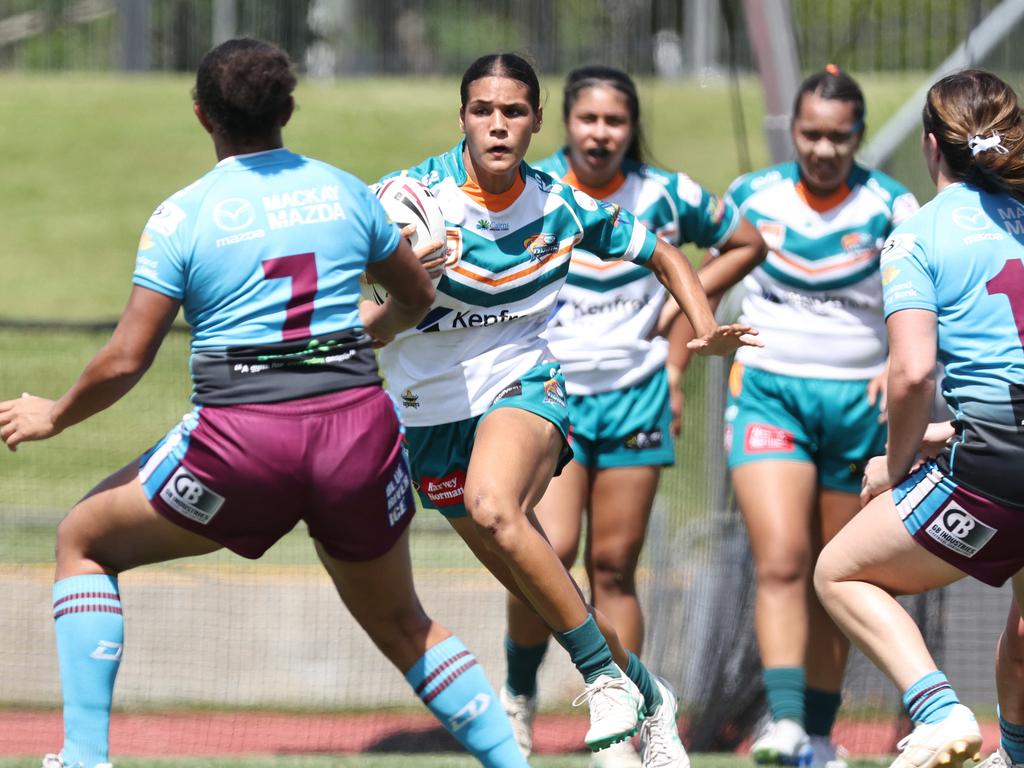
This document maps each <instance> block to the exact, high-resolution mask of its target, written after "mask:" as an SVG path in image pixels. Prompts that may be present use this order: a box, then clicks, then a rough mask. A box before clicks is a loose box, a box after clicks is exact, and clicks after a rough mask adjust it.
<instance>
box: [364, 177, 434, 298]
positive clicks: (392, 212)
mask: <svg viewBox="0 0 1024 768" xmlns="http://www.w3.org/2000/svg"><path fill="white" fill-rule="evenodd" d="M374 191H375V193H376V195H377V199H378V200H380V202H381V205H383V206H384V210H385V212H386V213H387V214H388V216H389V217H390V219H391V220H392V221H393V222H394V223H395V224H396V225H397V226H398V228H399V229H404V228H405V227H406V226H408V225H409V224H412V225H413V227H415V229H414V230H413V233H412V236H411V237H410V238H409V242H410V244H411V245H412V247H413V248H414V249H415V248H416V247H417V246H419V245H420V244H421V243H429V242H431V241H435V240H436V241H437V242H440V243H442V247H443V244H444V243H445V242H446V237H447V233H446V228H445V224H444V214H442V213H441V207H440V206H439V205H438V204H437V200H436V199H435V198H434V195H433V194H432V193H431V191H430V190H429V189H427V188H426V187H425V186H424V185H423V184H420V183H419V182H418V181H416V180H415V179H412V178H410V177H409V176H395V177H393V178H390V179H388V180H387V181H385V182H384V183H382V184H380V185H378V186H376V188H375V190H374ZM442 272H443V268H442V269H438V270H436V274H435V275H432V279H433V282H434V285H435V286H436V285H437V283H438V281H439V280H440V279H441V274H442ZM360 285H361V287H362V289H363V297H364V298H366V299H368V300H370V301H375V302H377V303H378V304H383V303H384V299H386V298H387V295H388V294H387V291H385V290H384V287H383V286H382V285H380V283H375V282H373V280H372V278H371V277H370V276H369V275H367V274H365V273H364V274H363V277H362V279H361V280H360Z"/></svg>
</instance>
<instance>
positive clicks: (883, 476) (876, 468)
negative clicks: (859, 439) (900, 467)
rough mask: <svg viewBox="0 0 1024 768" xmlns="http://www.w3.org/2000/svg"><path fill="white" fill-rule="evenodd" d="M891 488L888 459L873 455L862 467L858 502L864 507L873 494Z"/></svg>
mask: <svg viewBox="0 0 1024 768" xmlns="http://www.w3.org/2000/svg"><path fill="white" fill-rule="evenodd" d="M890 488H892V481H891V480H889V460H888V459H887V458H886V457H885V456H875V457H874V458H873V459H871V460H870V461H868V463H867V466H866V467H864V479H863V481H862V482H861V488H860V504H861V506H862V507H866V506H867V504H868V502H869V501H871V500H872V499H873V498H875V496H878V495H880V494H882V493H885V492H886V491H888V490H889V489H890Z"/></svg>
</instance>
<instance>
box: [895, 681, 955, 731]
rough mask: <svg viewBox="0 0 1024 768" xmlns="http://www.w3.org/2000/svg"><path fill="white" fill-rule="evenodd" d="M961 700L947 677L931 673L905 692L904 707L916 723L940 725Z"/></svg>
mask: <svg viewBox="0 0 1024 768" xmlns="http://www.w3.org/2000/svg"><path fill="white" fill-rule="evenodd" d="M959 703H960V699H958V698H957V696H956V691H954V690H953V686H951V685H950V684H949V680H947V679H946V676H945V675H944V674H942V672H941V671H939V672H929V673H928V674H927V675H925V676H924V677H922V678H921V679H920V680H918V681H917V682H916V683H914V684H913V685H912V686H910V687H909V688H907V690H905V691H904V692H903V706H904V707H905V708H906V710H907V714H908V715H910V719H911V720H913V721H914V722H915V723H927V724H928V725H931V724H932V723H940V722H942V721H943V720H945V719H946V716H947V715H949V710H951V709H952V708H953V707H954V706H955V705H956V704H959Z"/></svg>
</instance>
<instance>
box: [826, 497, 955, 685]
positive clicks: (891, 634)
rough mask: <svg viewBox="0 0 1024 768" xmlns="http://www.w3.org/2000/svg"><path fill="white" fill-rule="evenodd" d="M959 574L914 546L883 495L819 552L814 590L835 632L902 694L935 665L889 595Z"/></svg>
mask: <svg viewBox="0 0 1024 768" xmlns="http://www.w3.org/2000/svg"><path fill="white" fill-rule="evenodd" d="M963 577H964V574H963V572H962V571H960V570H958V569H957V568H954V567H953V566H952V565H949V564H948V563H946V562H945V561H943V560H941V559H939V558H938V557H936V556H935V555H933V554H932V553H930V552H928V551H927V550H926V549H924V548H922V547H921V546H920V545H918V544H917V542H915V541H914V539H913V537H911V535H910V534H909V533H908V532H907V529H906V528H905V527H904V525H903V522H902V521H901V520H900V518H899V514H898V513H897V512H896V507H895V505H894V504H893V501H892V493H891V492H886V493H883V494H882V495H881V496H878V497H876V498H875V499H873V500H872V501H871V503H870V504H868V505H867V506H866V507H865V508H864V509H863V510H862V511H861V512H860V513H859V514H858V515H857V516H856V517H854V518H853V520H851V521H850V522H849V523H848V524H847V525H846V527H845V528H843V529H842V530H841V531H840V532H839V533H838V534H837V535H836V537H835V538H834V539H832V541H831V542H830V543H829V544H828V546H826V547H825V549H824V551H823V552H822V553H821V557H820V558H819V559H818V566H817V569H816V570H815V574H814V586H815V588H816V589H817V591H818V596H819V597H820V598H821V602H822V605H824V606H825V609H826V610H827V611H828V612H829V614H830V615H831V616H832V618H833V620H834V621H835V623H836V624H837V625H838V626H839V628H840V629H841V630H842V631H843V632H844V633H845V634H846V635H847V637H849V638H850V640H852V641H853V642H854V643H855V644H856V645H857V647H858V648H860V649H861V650H862V651H863V652H864V654H865V655H866V656H867V657H868V658H870V659H871V660H872V661H873V662H874V663H875V665H876V666H877V667H878V668H879V669H880V670H882V671H883V672H884V673H885V674H886V675H888V676H889V678H890V679H891V680H892V681H893V683H895V684H896V687H897V688H899V690H900V691H905V690H906V689H907V688H909V687H910V686H911V685H912V684H913V683H915V682H916V681H917V680H920V679H921V678H922V677H924V675H926V674H928V673H930V672H934V671H936V669H937V667H936V665H935V661H934V660H933V659H932V656H931V654H930V653H929V652H928V648H927V647H926V646H925V643H924V638H923V637H922V636H921V631H920V630H919V629H918V627H917V625H916V624H915V623H914V621H913V619H911V618H910V616H909V615H908V614H907V612H906V611H905V610H903V608H902V607H901V606H900V604H899V603H897V602H896V599H895V598H894V597H893V595H898V594H917V593H919V592H925V591H927V590H929V589H936V588H938V587H944V586H946V585H947V584H952V583H953V582H955V581H959V580H960V579H962V578H963Z"/></svg>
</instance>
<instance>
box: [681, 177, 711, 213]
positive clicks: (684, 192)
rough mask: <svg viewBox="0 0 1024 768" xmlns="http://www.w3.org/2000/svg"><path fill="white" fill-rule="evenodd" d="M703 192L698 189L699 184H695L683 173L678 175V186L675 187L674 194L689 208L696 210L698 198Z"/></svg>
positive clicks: (698, 202) (698, 203)
mask: <svg viewBox="0 0 1024 768" xmlns="http://www.w3.org/2000/svg"><path fill="white" fill-rule="evenodd" d="M703 191H704V190H702V189H701V188H700V184H698V183H697V182H695V181H694V180H693V179H691V178H690V177H689V176H687V175H686V174H685V173H680V174H679V184H677V185H676V194H677V195H679V199H680V200H682V201H683V202H684V203H686V204H687V205H689V206H690V207H691V208H697V207H698V206H699V205H700V198H701V194H702V193H703Z"/></svg>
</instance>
